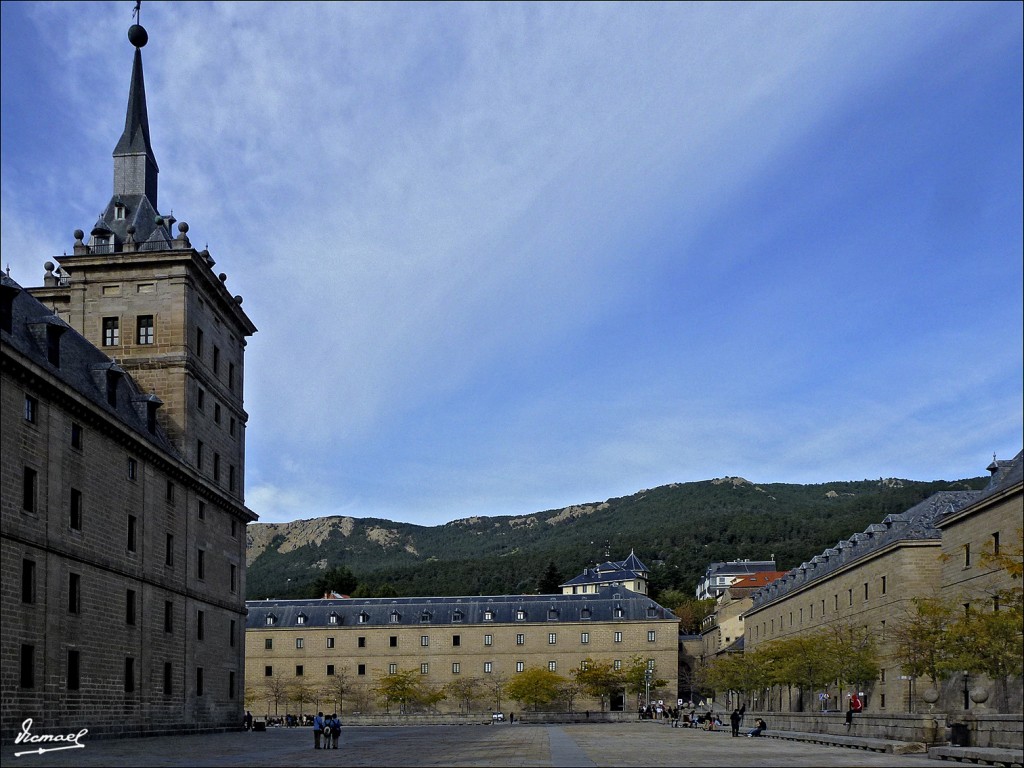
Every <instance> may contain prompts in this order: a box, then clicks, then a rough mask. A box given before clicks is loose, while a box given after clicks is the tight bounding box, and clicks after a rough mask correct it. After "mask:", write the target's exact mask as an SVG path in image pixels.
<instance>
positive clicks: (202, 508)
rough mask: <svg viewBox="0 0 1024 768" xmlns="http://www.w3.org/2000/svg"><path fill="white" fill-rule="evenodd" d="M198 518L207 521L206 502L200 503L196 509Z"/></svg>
mask: <svg viewBox="0 0 1024 768" xmlns="http://www.w3.org/2000/svg"><path fill="white" fill-rule="evenodd" d="M196 517H198V518H199V519H200V520H205V519H206V502H205V501H200V502H199V505H198V506H197V507H196Z"/></svg>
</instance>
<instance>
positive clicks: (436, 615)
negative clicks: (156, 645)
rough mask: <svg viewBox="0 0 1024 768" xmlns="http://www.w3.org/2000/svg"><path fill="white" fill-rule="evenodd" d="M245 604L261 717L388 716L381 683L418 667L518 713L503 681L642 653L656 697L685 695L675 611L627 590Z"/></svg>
mask: <svg viewBox="0 0 1024 768" xmlns="http://www.w3.org/2000/svg"><path fill="white" fill-rule="evenodd" d="M247 606H248V610H249V617H248V622H247V625H246V640H245V642H246V657H247V659H246V661H247V666H246V669H247V672H246V700H247V702H248V703H249V706H250V708H251V709H252V710H253V711H254V712H257V713H259V714H264V713H266V714H268V715H270V716H275V715H281V716H283V715H284V714H285V713H286V712H289V713H291V714H301V713H300V708H302V707H303V706H304V707H305V708H304V710H303V711H304V712H306V713H308V712H310V711H316V710H317V709H324V708H326V707H331V708H333V707H335V706H337V707H339V708H343V709H344V711H345V712H352V711H356V710H358V711H360V712H364V713H367V712H375V711H382V710H381V708H380V703H379V702H378V701H377V698H376V697H375V696H374V694H373V687H374V686H375V685H376V684H377V683H378V682H379V681H380V680H381V679H382V678H383V677H384V676H387V675H389V674H396V673H398V672H400V671H401V672H406V671H409V670H413V671H415V672H416V673H417V674H418V675H420V676H421V678H420V679H422V681H423V682H424V683H426V684H427V685H429V686H431V687H434V688H436V689H440V688H441V687H443V686H444V685H446V684H448V683H451V682H453V681H456V680H460V679H465V680H470V679H472V680H475V681H476V682H478V683H479V692H480V698H479V700H478V702H477V707H478V711H486V710H488V709H489V708H498V709H500V708H501V706H505V707H506V708H513V707H515V706H516V705H515V704H513V703H512V702H508V703H507V704H506V705H500V704H499V702H498V701H497V700H496V699H495V698H494V694H493V690H494V687H493V686H494V684H495V683H496V681H500V680H503V679H504V680H509V679H511V678H513V677H514V676H515V675H516V674H517V673H519V672H522V671H524V670H525V669H528V668H531V667H543V668H545V669H549V670H552V671H554V672H556V673H558V674H560V675H563V676H565V677H567V678H570V679H571V673H572V671H573V670H576V669H579V668H580V665H581V664H582V663H583V661H584V660H585V659H587V658H592V659H595V660H603V661H610V662H612V663H613V665H614V666H615V667H617V668H623V667H626V668H628V666H629V665H630V664H631V662H632V659H633V658H634V657H639V658H641V659H642V660H643V663H644V664H645V665H646V666H647V667H648V668H649V669H651V670H653V671H654V674H655V675H656V677H658V678H663V679H665V680H667V681H669V684H668V685H667V686H666V687H665V689H663V690H662V691H661V693H660V694H659V693H658V692H657V691H655V692H653V693H654V694H655V695H658V696H661V697H664V698H668V699H671V700H675V698H676V695H677V691H676V680H677V677H678V666H677V665H678V649H677V646H678V636H679V631H678V624H679V621H678V619H677V617H676V616H675V615H674V614H673V613H672V612H671V611H669V610H666V609H665V608H663V607H662V606H660V605H658V604H657V603H655V602H654V601H652V600H651V599H650V598H648V597H646V596H645V595H642V594H640V593H637V592H634V591H632V590H629V589H625V588H623V587H622V586H621V585H620V586H619V587H618V588H615V587H611V586H603V587H600V588H599V589H598V590H597V591H596V592H594V591H591V592H588V593H587V594H585V595H584V594H577V595H494V596H483V597H403V598H373V599H366V598H349V599H344V600H255V601H250V602H248V603H247ZM339 691H343V693H339ZM488 691H491V692H492V693H488ZM300 695H302V696H305V699H304V702H300V701H299V700H298V697H299V696H300ZM342 699H343V701H342ZM636 705H637V702H636V701H625V700H624V699H623V697H621V696H619V697H615V698H613V700H612V701H611V707H612V709H613V710H622V709H623V707H626V708H627V709H629V710H632V709H634V708H635V707H636ZM460 707H461V703H460V702H459V701H458V700H455V699H448V700H444V701H441V702H440V703H439V704H438V705H437V708H438V710H439V711H442V712H458V711H460ZM599 708H600V702H598V701H597V700H591V699H588V698H587V697H585V696H581V697H580V698H578V699H577V700H576V702H575V709H576V710H578V711H582V710H586V709H591V710H596V709H599Z"/></svg>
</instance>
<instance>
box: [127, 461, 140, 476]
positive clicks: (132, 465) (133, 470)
mask: <svg viewBox="0 0 1024 768" xmlns="http://www.w3.org/2000/svg"><path fill="white" fill-rule="evenodd" d="M138 476H139V462H137V461H136V460H135V459H131V458H130V459H128V479H129V480H135V479H137V478H138Z"/></svg>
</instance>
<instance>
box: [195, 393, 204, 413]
mask: <svg viewBox="0 0 1024 768" xmlns="http://www.w3.org/2000/svg"><path fill="white" fill-rule="evenodd" d="M205 405H206V390H204V389H203V388H202V387H199V388H198V389H197V390H196V408H198V409H199V410H200V411H201V410H203V407H204V406H205Z"/></svg>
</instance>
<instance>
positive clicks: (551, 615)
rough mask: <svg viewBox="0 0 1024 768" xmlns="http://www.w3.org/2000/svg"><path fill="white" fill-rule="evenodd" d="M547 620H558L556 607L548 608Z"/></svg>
mask: <svg viewBox="0 0 1024 768" xmlns="http://www.w3.org/2000/svg"><path fill="white" fill-rule="evenodd" d="M548 621H558V609H557V608H548Z"/></svg>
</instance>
